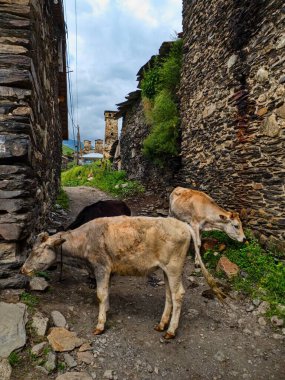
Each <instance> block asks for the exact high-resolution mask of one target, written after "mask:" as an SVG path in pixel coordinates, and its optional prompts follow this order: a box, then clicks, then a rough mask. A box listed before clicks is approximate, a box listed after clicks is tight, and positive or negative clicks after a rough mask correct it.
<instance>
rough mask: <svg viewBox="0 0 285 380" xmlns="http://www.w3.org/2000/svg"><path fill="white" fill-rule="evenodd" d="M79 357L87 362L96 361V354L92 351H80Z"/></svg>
mask: <svg viewBox="0 0 285 380" xmlns="http://www.w3.org/2000/svg"><path fill="white" fill-rule="evenodd" d="M77 358H78V360H79V362H83V363H86V364H91V363H93V361H94V356H93V355H92V353H91V352H90V351H84V352H78V353H77Z"/></svg>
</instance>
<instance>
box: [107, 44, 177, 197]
mask: <svg viewBox="0 0 285 380" xmlns="http://www.w3.org/2000/svg"><path fill="white" fill-rule="evenodd" d="M171 45H172V42H163V43H162V45H161V46H160V48H159V52H158V55H156V56H152V57H151V58H150V60H149V61H148V62H146V64H145V65H143V66H142V67H141V68H140V70H139V71H138V73H137V80H138V87H140V83H141V80H142V79H143V76H144V72H145V71H147V70H148V69H149V68H151V67H153V64H154V63H155V62H156V61H157V60H163V59H164V57H165V56H166V55H167V54H169V51H170V48H171ZM117 106H118V112H117V117H118V118H122V119H123V123H122V131H121V135H120V144H119V145H118V148H117V151H116V153H115V157H114V158H115V162H116V161H117V165H116V166H117V168H121V169H123V170H126V172H127V173H128V177H129V178H130V179H136V180H139V181H141V182H142V183H143V184H144V186H145V187H146V188H147V189H150V190H151V189H153V188H155V189H156V191H157V192H159V193H160V194H161V195H165V196H167V195H168V193H169V191H170V190H171V189H172V187H171V186H172V183H173V182H174V176H175V174H176V172H177V171H178V169H179V163H180V160H179V159H171V160H169V163H168V164H169V165H168V167H164V168H160V167H158V166H157V165H155V164H154V163H153V162H152V161H150V160H149V159H147V158H146V157H145V156H144V155H143V153H142V148H143V141H144V140H145V139H146V137H147V136H148V134H149V132H150V128H151V126H150V125H148V124H147V122H146V120H145V117H144V110H143V108H144V107H143V100H142V96H141V90H140V89H138V90H136V91H133V92H131V93H130V94H128V95H127V96H126V100H125V101H124V102H122V103H119V104H117ZM116 156H117V157H116Z"/></svg>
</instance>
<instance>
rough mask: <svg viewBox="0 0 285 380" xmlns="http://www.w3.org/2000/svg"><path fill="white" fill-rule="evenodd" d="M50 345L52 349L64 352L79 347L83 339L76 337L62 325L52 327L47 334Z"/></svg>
mask: <svg viewBox="0 0 285 380" xmlns="http://www.w3.org/2000/svg"><path fill="white" fill-rule="evenodd" d="M47 338H48V341H49V343H50V345H51V346H52V348H53V350H54V351H57V352H64V351H72V350H74V348H75V347H79V346H81V345H82V344H83V343H84V340H83V339H81V338H78V337H77V336H76V333H74V332H71V331H68V330H66V329H65V328H63V327H53V328H52V329H50V333H49V335H48V336H47Z"/></svg>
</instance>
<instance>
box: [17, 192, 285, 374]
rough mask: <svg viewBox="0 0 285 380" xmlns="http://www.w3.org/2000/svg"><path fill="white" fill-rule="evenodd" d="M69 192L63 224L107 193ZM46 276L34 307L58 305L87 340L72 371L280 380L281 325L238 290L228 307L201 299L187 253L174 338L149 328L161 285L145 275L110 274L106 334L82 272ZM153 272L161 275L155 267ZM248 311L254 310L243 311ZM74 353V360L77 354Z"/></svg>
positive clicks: (23, 370)
mask: <svg viewBox="0 0 285 380" xmlns="http://www.w3.org/2000/svg"><path fill="white" fill-rule="evenodd" d="M66 191H67V193H68V195H69V197H70V199H71V204H70V212H69V214H68V221H67V222H70V221H71V220H72V219H73V218H74V217H75V216H76V214H77V213H78V211H80V209H81V208H82V207H84V206H86V205H88V204H90V203H93V202H95V201H97V200H99V199H107V198H109V197H108V196H106V194H104V193H103V192H101V191H98V190H95V189H91V188H85V187H79V188H67V189H66ZM131 206H132V208H133V209H135V210H134V211H135V213H136V214H139V211H140V209H142V210H144V211H145V210H146V208H147V205H145V204H144V201H143V200H142V201H138V202H134V201H132V202H131ZM144 213H145V212H144ZM51 274H52V275H51V276H52V279H51V282H50V285H51V288H50V290H49V291H48V292H45V293H40V294H38V297H39V299H40V303H39V306H38V307H37V310H40V311H41V312H42V313H43V314H45V315H47V316H50V313H51V311H53V310H58V311H60V312H61V313H62V314H63V315H64V316H65V318H66V320H67V322H68V325H69V327H70V328H71V329H72V330H74V331H75V332H76V333H77V334H78V336H79V337H83V338H86V339H88V341H89V342H90V343H92V347H93V353H94V363H93V365H86V364H84V365H78V367H77V368H76V369H75V370H80V369H85V370H86V371H87V372H88V373H90V374H91V375H92V376H93V378H96V379H103V378H104V374H105V378H107V377H106V371H107V370H112V371H113V372H112V373H113V375H112V376H113V377H109V378H113V379H114V380H116V379H118V380H123V379H126V380H147V379H150V380H151V379H157V380H158V379H166V380H172V379H173V380H178V379H179V380H184V379H185V380H186V379H190V380H216V379H224V380H229V379H237V380H239V379H252V380H269V379H276V380H281V379H285V359H284V358H285V347H284V342H285V340H284V339H282V331H281V329H278V330H275V329H274V328H273V327H272V326H270V322H268V323H267V325H266V326H263V325H262V324H260V322H259V321H258V319H259V317H260V316H257V315H255V314H256V313H254V310H256V307H257V306H254V305H253V304H252V301H251V300H248V299H245V298H244V297H242V295H238V294H235V293H233V295H235V296H236V300H230V301H229V307H221V305H220V304H219V303H218V302H217V301H216V300H209V299H207V298H204V297H202V295H201V293H202V291H203V290H205V289H207V288H208V287H207V286H206V285H205V281H204V279H203V277H202V276H201V275H200V274H199V273H197V272H195V269H194V265H193V260H192V258H191V257H188V259H187V263H186V267H185V271H184V285H185V289H186V294H185V299H184V303H183V308H182V315H181V319H180V325H179V328H178V333H177V337H176V338H175V339H174V340H172V341H164V340H163V339H162V334H161V333H158V332H156V331H155V330H154V329H153V327H154V325H155V324H156V323H157V322H158V321H159V319H160V316H161V314H162V311H163V306H164V286H163V284H162V285H159V286H154V285H155V281H149V280H148V279H147V278H135V277H119V276H118V277H117V276H114V277H112V279H111V291H110V312H109V314H108V323H107V326H108V328H107V331H106V332H105V333H104V334H103V335H101V336H93V335H92V329H93V328H94V326H95V324H96V318H97V313H98V303H97V299H96V291H95V290H92V289H91V288H90V287H89V285H88V278H87V274H86V273H85V272H83V271H82V270H75V269H71V268H68V267H67V266H64V276H63V277H64V280H63V282H59V281H58V272H57V271H53V272H51ZM193 274H194V275H195V281H196V283H197V285H198V286H196V287H195V288H193V287H192V286H190V285H191V281H189V279H188V277H189V276H190V275H193ZM156 276H157V278H158V279H162V278H163V276H162V273H161V272H159V271H158V272H157V273H156ZM249 306H250V307H249ZM249 309H254V310H251V311H246V310H249ZM283 338H284V336H283ZM29 344H31V342H30V343H29ZM71 354H72V355H73V356H74V357H75V358H76V355H75V353H71ZM61 355H62V354H60V355H59V356H58V359H59V360H61ZM73 370H74V369H73ZM109 373H110V372H109ZM56 376H57V373H53V374H51V375H49V376H48V375H45V374H42V373H41V372H39V371H38V370H37V369H34V368H33V367H31V365H26V366H21V367H16V368H15V369H14V371H13V375H12V380H20V379H21V380H22V379H25V380H44V379H48V378H50V379H54V378H56Z"/></svg>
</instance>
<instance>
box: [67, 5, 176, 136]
mask: <svg viewBox="0 0 285 380" xmlns="http://www.w3.org/2000/svg"><path fill="white" fill-rule="evenodd" d="M64 4H65V19H66V23H67V30H68V39H67V41H68V51H69V67H68V70H69V71H70V77H71V82H72V95H73V105H74V120H75V124H77V120H78V124H79V126H80V134H81V140H85V139H86V140H91V141H92V142H94V140H95V139H99V138H101V139H103V138H104V129H105V122H104V111H105V110H116V109H117V107H116V104H117V103H121V102H123V101H124V100H125V96H126V95H127V94H128V93H129V92H131V91H135V90H136V88H137V82H136V74H137V72H138V71H139V69H140V68H141V66H143V65H144V64H145V63H146V62H147V61H148V60H149V59H150V57H151V56H152V55H154V54H157V53H158V49H159V47H160V45H161V44H162V42H164V41H170V40H173V39H174V38H175V35H176V33H177V32H181V30H182V26H181V20H182V15H181V12H182V0H77V1H76V0H64ZM75 7H76V9H77V81H76V22H75V20H76V18H75ZM76 82H77V91H76ZM76 93H78V107H77V96H76ZM69 109H70V107H69ZM77 114H78V117H77ZM71 125H72V123H71V122H70V121H69V138H70V139H73V131H72V126H71Z"/></svg>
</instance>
